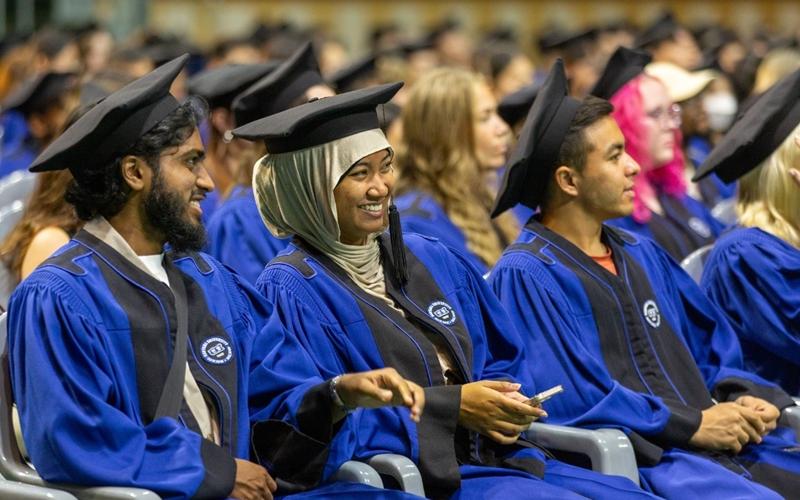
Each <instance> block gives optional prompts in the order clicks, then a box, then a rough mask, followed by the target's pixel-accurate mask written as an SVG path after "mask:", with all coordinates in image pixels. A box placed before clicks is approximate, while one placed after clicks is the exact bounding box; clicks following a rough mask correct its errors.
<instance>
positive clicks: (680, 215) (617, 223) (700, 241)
mask: <svg viewBox="0 0 800 500" xmlns="http://www.w3.org/2000/svg"><path fill="white" fill-rule="evenodd" d="M658 199H659V201H660V202H661V206H662V207H663V209H664V214H663V215H659V214H657V213H655V212H654V213H653V214H652V217H651V218H650V221H649V222H647V223H644V224H642V223H639V222H636V221H635V220H633V217H631V216H628V217H622V218H619V219H612V220H610V221H608V224H609V225H611V226H614V227H619V228H622V229H625V230H627V231H630V232H632V233H636V234H640V235H642V236H646V237H648V238H650V239H651V240H654V241H655V242H656V243H658V244H659V245H661V247H662V248H663V249H664V250H666V251H667V253H669V254H670V255H671V256H672V258H673V259H675V260H677V261H680V260H681V259H683V258H684V257H686V256H687V255H689V254H690V253H692V252H694V251H695V250H697V249H698V248H700V247H702V246H705V245H709V244H711V243H714V240H716V239H717V237H718V236H719V235H720V234H721V233H722V231H723V230H724V229H725V226H724V225H723V224H722V223H721V222H720V221H718V220H717V219H716V218H714V216H713V215H711V211H710V210H709V209H708V208H707V207H706V206H705V205H703V203H702V202H700V201H698V200H695V199H694V198H692V197H691V196H688V195H684V196H682V197H681V198H675V197H672V196H667V195H663V194H662V195H659V197H658Z"/></svg>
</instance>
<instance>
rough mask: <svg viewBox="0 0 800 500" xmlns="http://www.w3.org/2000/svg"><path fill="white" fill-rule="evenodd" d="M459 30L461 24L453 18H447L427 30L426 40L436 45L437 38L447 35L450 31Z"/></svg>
mask: <svg viewBox="0 0 800 500" xmlns="http://www.w3.org/2000/svg"><path fill="white" fill-rule="evenodd" d="M460 29H461V22H459V20H458V19H456V18H454V17H448V18H445V19H443V20H442V21H440V22H438V23H436V24H434V25H433V26H431V27H430V29H429V30H428V34H427V35H426V38H427V39H428V40H429V41H430V42H432V43H436V42H437V40H438V39H439V37H441V36H442V35H444V34H446V33H449V32H451V31H458V30H460Z"/></svg>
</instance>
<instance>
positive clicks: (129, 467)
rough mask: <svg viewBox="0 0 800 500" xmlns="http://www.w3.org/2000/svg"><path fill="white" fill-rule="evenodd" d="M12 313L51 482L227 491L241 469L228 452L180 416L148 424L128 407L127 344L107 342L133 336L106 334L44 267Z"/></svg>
mask: <svg viewBox="0 0 800 500" xmlns="http://www.w3.org/2000/svg"><path fill="white" fill-rule="evenodd" d="M83 299H85V297H83ZM11 308H12V310H13V311H14V312H13V314H11V315H10V317H9V338H8V342H9V354H10V368H11V376H12V384H13V387H14V391H15V394H18V395H22V398H21V399H18V400H17V404H18V407H19V410H20V418H21V425H22V431H23V436H24V439H25V444H26V446H27V448H28V450H29V451H30V453H31V458H32V459H33V462H34V463H35V464H36V467H37V471H38V472H39V474H41V476H42V477H43V478H44V479H45V480H46V481H52V482H73V483H79V484H89V485H96V484H105V485H111V486H113V485H124V486H130V487H141V488H147V489H151V490H154V491H156V492H158V493H159V494H160V495H161V496H163V497H165V498H184V497H189V496H194V497H197V498H216V497H220V496H222V497H224V496H227V494H228V493H230V491H231V489H232V488H233V480H234V476H235V463H234V459H233V457H232V456H231V455H230V454H229V453H228V452H227V451H225V450H223V448H220V447H218V446H216V445H214V444H213V443H211V442H210V441H207V440H204V439H202V438H201V436H200V435H199V434H197V433H195V432H192V431H190V430H189V429H188V428H186V427H184V426H183V425H182V424H180V423H178V422H177V421H176V420H174V419H171V418H160V419H157V420H155V421H153V422H152V423H149V424H147V425H143V423H142V422H139V421H136V420H134V419H133V418H132V417H131V416H130V415H136V414H137V411H136V410H134V409H132V408H131V409H130V411H126V410H128V408H124V405H125V404H130V403H124V402H123V401H130V398H128V397H126V396H125V395H123V392H124V391H125V390H126V388H125V387H123V386H121V385H120V382H119V380H120V371H122V370H124V369H126V368H127V369H130V368H131V367H130V366H123V365H127V364H130V363H131V362H132V359H133V356H132V355H130V353H123V354H122V355H120V353H119V351H118V348H119V345H123V344H125V343H126V342H127V344H128V345H129V344H130V342H129V341H128V340H125V341H124V342H120V343H119V344H118V345H117V346H116V347H114V346H112V345H111V344H113V343H114V342H115V340H114V338H113V337H114V336H115V335H127V332H125V331H123V332H120V331H113V330H105V329H104V326H103V324H102V323H100V320H99V318H100V315H98V314H96V313H95V312H94V311H92V310H91V309H90V308H89V307H88V306H87V305H86V302H85V301H84V300H82V298H81V297H79V296H78V295H77V294H76V293H75V292H74V290H73V288H72V287H70V286H68V285H67V283H66V282H65V280H64V279H61V277H60V276H59V275H57V274H55V273H52V272H48V271H46V270H40V271H39V272H37V273H35V274H34V275H32V276H31V278H30V279H28V280H26V281H25V282H24V283H23V284H22V285H21V286H20V287H19V288H18V290H17V292H16V293H15V294H14V296H13V297H12V302H11ZM23 325H24V328H23ZM126 354H127V355H126ZM29 387H30V388H29ZM33 388H35V390H33Z"/></svg>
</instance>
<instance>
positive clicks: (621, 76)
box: [589, 47, 652, 99]
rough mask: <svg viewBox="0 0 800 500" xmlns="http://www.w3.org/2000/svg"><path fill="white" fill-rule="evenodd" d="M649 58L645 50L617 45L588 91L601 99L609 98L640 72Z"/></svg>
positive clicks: (650, 58)
mask: <svg viewBox="0 0 800 500" xmlns="http://www.w3.org/2000/svg"><path fill="white" fill-rule="evenodd" d="M651 60H652V57H650V54H648V53H647V52H644V51H641V50H634V49H629V48H627V47H617V50H615V51H614V53H613V54H612V55H611V58H610V59H609V60H608V64H606V67H605V69H604V70H603V74H602V75H600V78H599V79H598V80H597V83H595V84H594V88H593V89H592V91H591V92H589V93H590V94H591V95H593V96H597V97H600V98H602V99H611V96H613V95H614V94H616V93H617V91H619V89H621V88H622V87H623V85H625V84H626V83H628V82H629V81H631V80H633V79H634V78H636V77H637V76H639V75H640V74H642V73H643V72H644V67H645V66H647V65H648V64H649V63H650V61H651Z"/></svg>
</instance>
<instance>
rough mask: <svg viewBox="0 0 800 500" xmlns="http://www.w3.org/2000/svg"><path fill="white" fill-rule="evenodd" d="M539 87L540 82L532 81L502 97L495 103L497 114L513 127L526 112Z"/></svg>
mask: <svg viewBox="0 0 800 500" xmlns="http://www.w3.org/2000/svg"><path fill="white" fill-rule="evenodd" d="M540 88H541V85H540V84H536V83H533V84H531V85H526V86H524V87H522V88H521V89H519V90H517V91H516V92H513V93H511V94H508V95H507V96H505V97H503V99H501V100H500V102H499V103H498V104H497V114H498V115H500V118H502V119H503V120H505V122H506V123H508V124H509V125H510V126H512V127H513V126H514V124H516V123H517V122H519V121H520V120H522V119H524V118H525V116H526V115H527V114H528V111H530V109H531V106H532V105H533V101H534V99H536V94H538V93H539V89H540Z"/></svg>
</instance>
